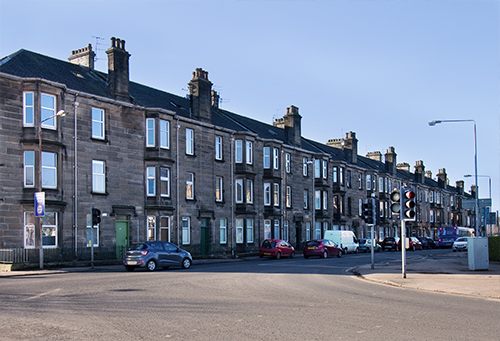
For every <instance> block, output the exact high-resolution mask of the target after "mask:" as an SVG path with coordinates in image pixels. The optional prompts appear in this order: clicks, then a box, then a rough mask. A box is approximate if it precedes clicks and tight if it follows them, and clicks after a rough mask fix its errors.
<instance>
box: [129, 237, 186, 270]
mask: <svg viewBox="0 0 500 341" xmlns="http://www.w3.org/2000/svg"><path fill="white" fill-rule="evenodd" d="M192 263H193V257H192V256H191V254H190V253H189V252H187V251H186V250H183V249H181V248H180V247H178V246H177V245H175V244H172V243H170V242H162V241H153V242H143V243H134V244H132V245H131V246H130V247H129V248H128V250H127V251H126V252H125V258H124V259H123V265H124V266H125V269H127V271H134V269H135V268H139V267H141V268H146V270H148V271H154V270H156V269H157V268H158V267H161V268H164V269H168V268H169V267H171V266H178V267H179V266H180V267H181V268H183V269H188V268H189V267H190V266H191V264H192Z"/></svg>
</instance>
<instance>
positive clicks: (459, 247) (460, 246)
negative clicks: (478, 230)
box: [451, 237, 467, 252]
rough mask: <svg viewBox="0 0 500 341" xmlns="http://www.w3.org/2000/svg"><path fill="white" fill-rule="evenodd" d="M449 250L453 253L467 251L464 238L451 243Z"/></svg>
mask: <svg viewBox="0 0 500 341" xmlns="http://www.w3.org/2000/svg"><path fill="white" fill-rule="evenodd" d="M451 249H452V250H453V252H455V251H467V238H465V237H460V238H458V239H457V240H455V241H454V242H453V245H452V246H451Z"/></svg>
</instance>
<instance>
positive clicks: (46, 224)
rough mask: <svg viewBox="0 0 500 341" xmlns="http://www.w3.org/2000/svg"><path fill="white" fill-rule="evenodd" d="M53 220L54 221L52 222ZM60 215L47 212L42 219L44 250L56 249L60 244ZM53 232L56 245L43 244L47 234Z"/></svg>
mask: <svg viewBox="0 0 500 341" xmlns="http://www.w3.org/2000/svg"><path fill="white" fill-rule="evenodd" d="M51 217H52V219H53V221H50V220H52V219H51ZM57 225H58V214H57V212H47V211H45V215H44V216H43V217H42V247H43V248H44V249H55V248H56V247H57V244H58V238H59V233H58V230H59V229H58V228H57ZM49 231H52V233H53V234H54V243H53V244H50V245H47V244H43V237H44V235H46V234H47V232H49Z"/></svg>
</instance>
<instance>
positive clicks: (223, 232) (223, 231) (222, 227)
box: [219, 218, 227, 244]
mask: <svg viewBox="0 0 500 341" xmlns="http://www.w3.org/2000/svg"><path fill="white" fill-rule="evenodd" d="M219 242H220V244H227V219H226V218H220V220H219Z"/></svg>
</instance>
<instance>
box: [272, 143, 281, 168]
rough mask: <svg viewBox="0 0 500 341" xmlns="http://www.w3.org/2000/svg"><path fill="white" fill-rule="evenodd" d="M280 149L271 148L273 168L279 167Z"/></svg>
mask: <svg viewBox="0 0 500 341" xmlns="http://www.w3.org/2000/svg"><path fill="white" fill-rule="evenodd" d="M279 153H280V151H279V149H278V148H273V169H276V170H277V169H280V168H279V156H280V154H279Z"/></svg>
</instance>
